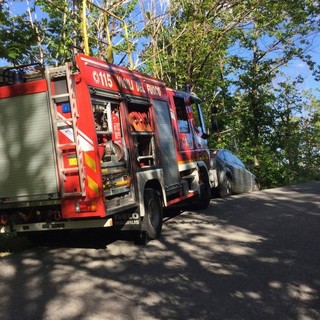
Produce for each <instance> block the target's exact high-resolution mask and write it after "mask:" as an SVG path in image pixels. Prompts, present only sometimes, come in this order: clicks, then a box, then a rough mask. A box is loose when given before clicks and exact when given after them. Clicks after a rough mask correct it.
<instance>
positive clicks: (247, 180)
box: [234, 156, 252, 192]
mask: <svg viewBox="0 0 320 320" xmlns="http://www.w3.org/2000/svg"><path fill="white" fill-rule="evenodd" d="M234 160H235V162H236V163H237V167H238V168H239V172H240V174H239V175H240V180H241V192H249V191H250V190H251V185H252V174H251V172H250V171H248V170H247V168H246V167H245V165H244V164H243V162H242V161H241V160H240V159H239V158H238V157H237V156H234Z"/></svg>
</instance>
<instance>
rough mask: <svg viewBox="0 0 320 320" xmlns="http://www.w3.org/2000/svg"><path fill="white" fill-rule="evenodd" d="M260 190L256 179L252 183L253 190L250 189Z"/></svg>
mask: <svg viewBox="0 0 320 320" xmlns="http://www.w3.org/2000/svg"><path fill="white" fill-rule="evenodd" d="M259 190H260V187H259V184H258V182H257V181H255V182H254V183H253V190H252V191H259Z"/></svg>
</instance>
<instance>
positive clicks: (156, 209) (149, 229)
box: [141, 188, 163, 240]
mask: <svg viewBox="0 0 320 320" xmlns="http://www.w3.org/2000/svg"><path fill="white" fill-rule="evenodd" d="M144 208H145V209H144V210H145V215H144V217H143V219H142V223H141V230H142V232H144V233H145V236H146V237H147V240H148V239H149V240H154V239H157V238H159V237H160V234H161V230H162V221H163V207H162V203H161V200H160V197H159V195H158V193H157V191H156V190H154V189H149V188H147V189H145V191H144Z"/></svg>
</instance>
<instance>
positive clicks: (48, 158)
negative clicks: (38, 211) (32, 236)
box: [0, 92, 58, 202]
mask: <svg viewBox="0 0 320 320" xmlns="http://www.w3.org/2000/svg"><path fill="white" fill-rule="evenodd" d="M0 122H1V129H0V197H1V198H4V199H8V200H7V201H9V202H17V201H29V200H45V199H48V198H51V199H52V198H57V197H58V186H57V174H56V162H55V152H54V142H53V135H52V130H51V128H52V127H51V115H50V113H49V109H48V101H47V93H46V92H42V93H36V94H29V95H24V96H17V97H11V98H6V99H0Z"/></svg>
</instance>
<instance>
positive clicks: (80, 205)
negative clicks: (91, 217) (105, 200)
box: [75, 201, 97, 213]
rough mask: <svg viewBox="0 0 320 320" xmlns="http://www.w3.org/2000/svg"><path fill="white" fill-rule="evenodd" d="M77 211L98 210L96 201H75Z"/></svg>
mask: <svg viewBox="0 0 320 320" xmlns="http://www.w3.org/2000/svg"><path fill="white" fill-rule="evenodd" d="M75 209H76V212H78V213H80V212H94V211H97V202H96V201H75Z"/></svg>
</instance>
